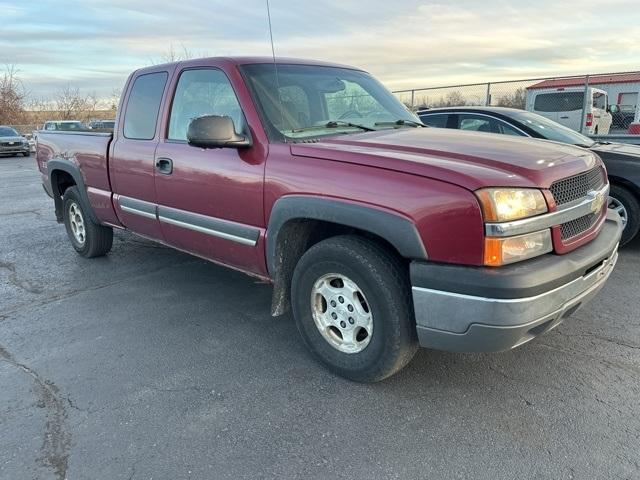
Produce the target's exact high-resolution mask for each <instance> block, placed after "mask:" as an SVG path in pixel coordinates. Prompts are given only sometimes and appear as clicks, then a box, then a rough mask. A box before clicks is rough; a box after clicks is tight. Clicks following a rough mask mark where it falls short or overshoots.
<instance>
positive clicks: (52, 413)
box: [0, 345, 71, 480]
mask: <svg viewBox="0 0 640 480" xmlns="http://www.w3.org/2000/svg"><path fill="white" fill-rule="evenodd" d="M0 361H2V362H5V363H7V364H9V365H12V366H13V367H15V368H17V369H18V370H20V371H22V372H24V373H26V374H27V375H29V376H30V377H31V378H32V380H33V383H34V389H35V393H36V395H37V397H38V399H37V402H36V405H37V406H38V407H40V408H44V409H46V419H47V420H46V423H45V430H44V436H43V440H42V447H41V448H40V456H39V457H38V459H37V461H38V463H40V464H41V465H42V466H44V467H48V468H51V469H52V470H53V471H54V473H55V476H56V477H57V478H58V480H65V479H66V478H67V468H68V466H69V454H70V452H69V451H70V447H71V431H70V429H69V425H68V415H67V410H66V408H65V402H64V401H63V400H62V399H61V398H60V394H59V390H58V387H57V386H56V385H55V384H54V383H53V382H51V381H50V380H47V379H44V378H42V377H41V376H40V375H39V374H38V373H37V372H36V371H35V370H33V369H31V368H30V367H28V366H27V365H25V364H23V363H20V362H18V361H16V360H15V359H14V358H13V356H12V355H11V354H10V353H9V351H7V349H5V348H4V347H3V346H2V345H0Z"/></svg>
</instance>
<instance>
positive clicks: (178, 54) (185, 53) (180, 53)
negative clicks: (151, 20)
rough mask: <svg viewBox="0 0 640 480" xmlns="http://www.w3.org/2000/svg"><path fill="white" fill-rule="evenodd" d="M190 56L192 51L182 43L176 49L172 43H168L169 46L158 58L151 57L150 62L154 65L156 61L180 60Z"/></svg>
mask: <svg viewBox="0 0 640 480" xmlns="http://www.w3.org/2000/svg"><path fill="white" fill-rule="evenodd" d="M192 58H193V53H192V52H191V50H189V49H188V48H187V47H186V46H185V45H184V44H180V48H179V49H176V47H175V46H174V45H173V43H172V44H170V45H169V48H168V49H167V50H166V51H165V52H164V53H163V54H162V55H160V59H159V60H155V59H151V64H152V65H156V64H158V63H171V62H180V61H182V60H190V59H192Z"/></svg>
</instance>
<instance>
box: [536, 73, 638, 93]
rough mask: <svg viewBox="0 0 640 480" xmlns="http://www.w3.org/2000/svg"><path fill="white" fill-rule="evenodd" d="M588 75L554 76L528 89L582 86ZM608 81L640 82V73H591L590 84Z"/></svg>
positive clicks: (600, 83)
mask: <svg viewBox="0 0 640 480" xmlns="http://www.w3.org/2000/svg"><path fill="white" fill-rule="evenodd" d="M585 79H586V77H573V78H554V79H551V80H543V81H542V82H539V83H536V84H534V85H531V86H530V87H527V90H534V89H538V88H560V87H580V86H582V85H584V84H585ZM607 83H640V73H624V74H621V75H590V76H589V85H602V84H607Z"/></svg>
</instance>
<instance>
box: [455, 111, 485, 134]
mask: <svg viewBox="0 0 640 480" xmlns="http://www.w3.org/2000/svg"><path fill="white" fill-rule="evenodd" d="M458 122H459V123H458V128H459V129H460V130H470V131H473V132H492V131H493V130H492V129H491V119H490V118H488V117H480V116H476V115H471V114H460V115H458Z"/></svg>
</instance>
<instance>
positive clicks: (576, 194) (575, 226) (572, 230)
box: [549, 167, 605, 242]
mask: <svg viewBox="0 0 640 480" xmlns="http://www.w3.org/2000/svg"><path fill="white" fill-rule="evenodd" d="M604 185H605V178H604V172H603V170H602V168H601V167H595V168H592V169H591V170H589V171H588V172H584V173H581V174H579V175H574V176H573V177H568V178H563V179H562V180H558V181H557V182H554V183H552V184H551V188H550V189H549V190H550V191H551V194H552V195H553V199H554V200H555V202H556V205H557V206H562V205H566V204H567V203H571V202H574V201H576V200H582V199H583V198H585V197H586V196H587V193H589V192H590V191H592V190H600V189H601V188H602V187H603V186H604ZM599 218H600V213H590V214H588V215H584V216H583V217H580V218H576V219H574V220H571V221H569V222H566V223H563V224H562V225H560V238H561V239H562V241H563V242H564V241H565V240H569V239H571V238H573V237H576V236H578V235H580V234H581V233H584V232H586V231H587V230H589V229H590V228H591V227H593V226H594V225H595V224H596V223H597V222H598V219H599Z"/></svg>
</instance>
